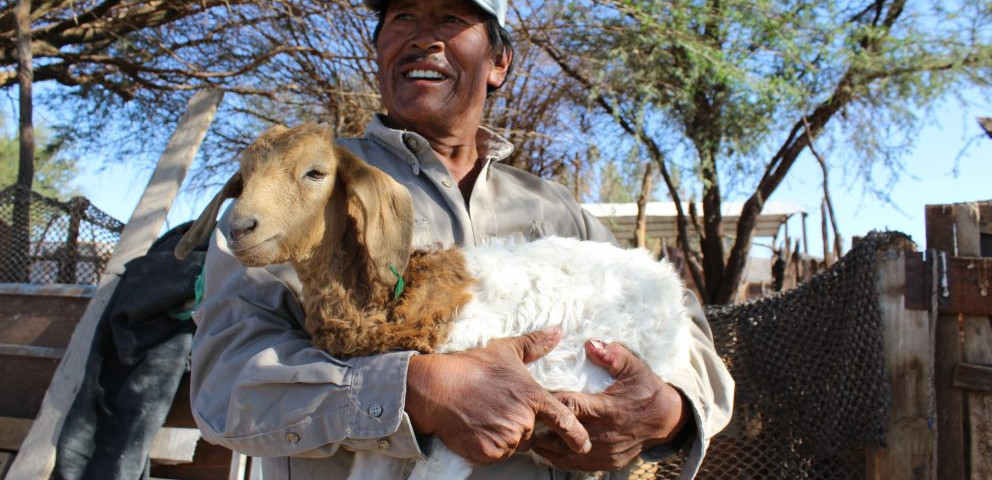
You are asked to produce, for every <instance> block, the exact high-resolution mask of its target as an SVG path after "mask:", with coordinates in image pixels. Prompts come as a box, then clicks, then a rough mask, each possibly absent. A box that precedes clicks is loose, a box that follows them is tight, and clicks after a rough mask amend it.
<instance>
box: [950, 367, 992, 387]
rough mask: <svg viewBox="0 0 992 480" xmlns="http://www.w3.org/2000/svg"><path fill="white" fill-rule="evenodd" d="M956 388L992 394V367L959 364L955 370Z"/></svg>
mask: <svg viewBox="0 0 992 480" xmlns="http://www.w3.org/2000/svg"><path fill="white" fill-rule="evenodd" d="M954 386H955V387H957V388H961V389H964V390H972V391H975V392H982V393H985V394H992V367H990V366H988V365H975V364H973V363H959V364H958V366H957V367H955V368H954Z"/></svg>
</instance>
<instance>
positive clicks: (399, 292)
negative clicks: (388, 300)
mask: <svg viewBox="0 0 992 480" xmlns="http://www.w3.org/2000/svg"><path fill="white" fill-rule="evenodd" d="M389 270H390V271H391V272H393V275H396V290H393V298H394V299H395V298H400V295H403V287H404V286H405V285H406V282H405V281H404V280H403V277H402V276H400V272H398V271H396V267H394V266H392V265H390V266H389Z"/></svg>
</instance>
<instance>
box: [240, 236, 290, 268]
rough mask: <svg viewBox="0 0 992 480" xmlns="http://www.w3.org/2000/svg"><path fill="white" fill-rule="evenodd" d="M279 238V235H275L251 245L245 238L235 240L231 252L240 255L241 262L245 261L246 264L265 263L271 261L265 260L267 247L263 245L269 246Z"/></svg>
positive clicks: (256, 264) (257, 264)
mask: <svg viewBox="0 0 992 480" xmlns="http://www.w3.org/2000/svg"><path fill="white" fill-rule="evenodd" d="M277 238H279V235H273V236H271V237H269V238H267V239H265V240H262V241H260V242H255V243H252V244H250V245H248V244H247V242H245V241H244V240H235V241H233V242H231V245H230V247H231V253H232V254H234V256H235V257H238V260H240V261H241V263H244V264H246V265H249V266H259V265H265V264H267V263H270V262H266V261H265V252H264V250H265V248H262V247H268V246H271V245H273V244H274V243H273V242H274V241H275V240H276V239H277Z"/></svg>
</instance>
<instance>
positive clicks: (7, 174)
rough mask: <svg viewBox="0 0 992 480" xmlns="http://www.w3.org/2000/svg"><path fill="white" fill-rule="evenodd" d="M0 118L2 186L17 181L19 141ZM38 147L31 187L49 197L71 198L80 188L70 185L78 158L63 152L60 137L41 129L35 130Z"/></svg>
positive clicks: (0, 170) (74, 174)
mask: <svg viewBox="0 0 992 480" xmlns="http://www.w3.org/2000/svg"><path fill="white" fill-rule="evenodd" d="M3 126H4V124H3V121H2V119H0V132H2V133H0V188H6V187H7V186H10V185H13V184H15V183H17V169H18V163H19V159H18V155H19V153H18V152H19V150H20V146H19V142H18V139H17V137H16V136H11V135H10V134H8V133H7V132H6V131H5V130H6V129H4V128H3ZM35 141H36V142H37V147H36V148H35V155H34V182H33V184H32V190H34V191H36V192H38V193H40V194H42V195H44V196H46V197H49V198H57V199H59V200H63V201H65V200H68V199H69V198H70V197H72V196H74V195H78V191H77V190H76V188H75V187H73V186H72V185H71V183H72V180H73V178H75V176H76V173H77V172H78V168H77V161H76V159H75V158H72V157H68V156H66V155H63V154H61V150H62V149H63V146H64V142H63V141H62V140H60V139H58V138H55V139H52V138H50V136H49V134H48V133H47V132H46V131H45V130H43V129H39V130H36V132H35Z"/></svg>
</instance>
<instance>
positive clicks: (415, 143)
mask: <svg viewBox="0 0 992 480" xmlns="http://www.w3.org/2000/svg"><path fill="white" fill-rule="evenodd" d="M403 143H405V144H406V147H407V148H409V149H410V150H413V151H414V152H417V151H420V148H421V145H420V139H418V138H417V137H414V136H412V135H407V136H405V137H403Z"/></svg>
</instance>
